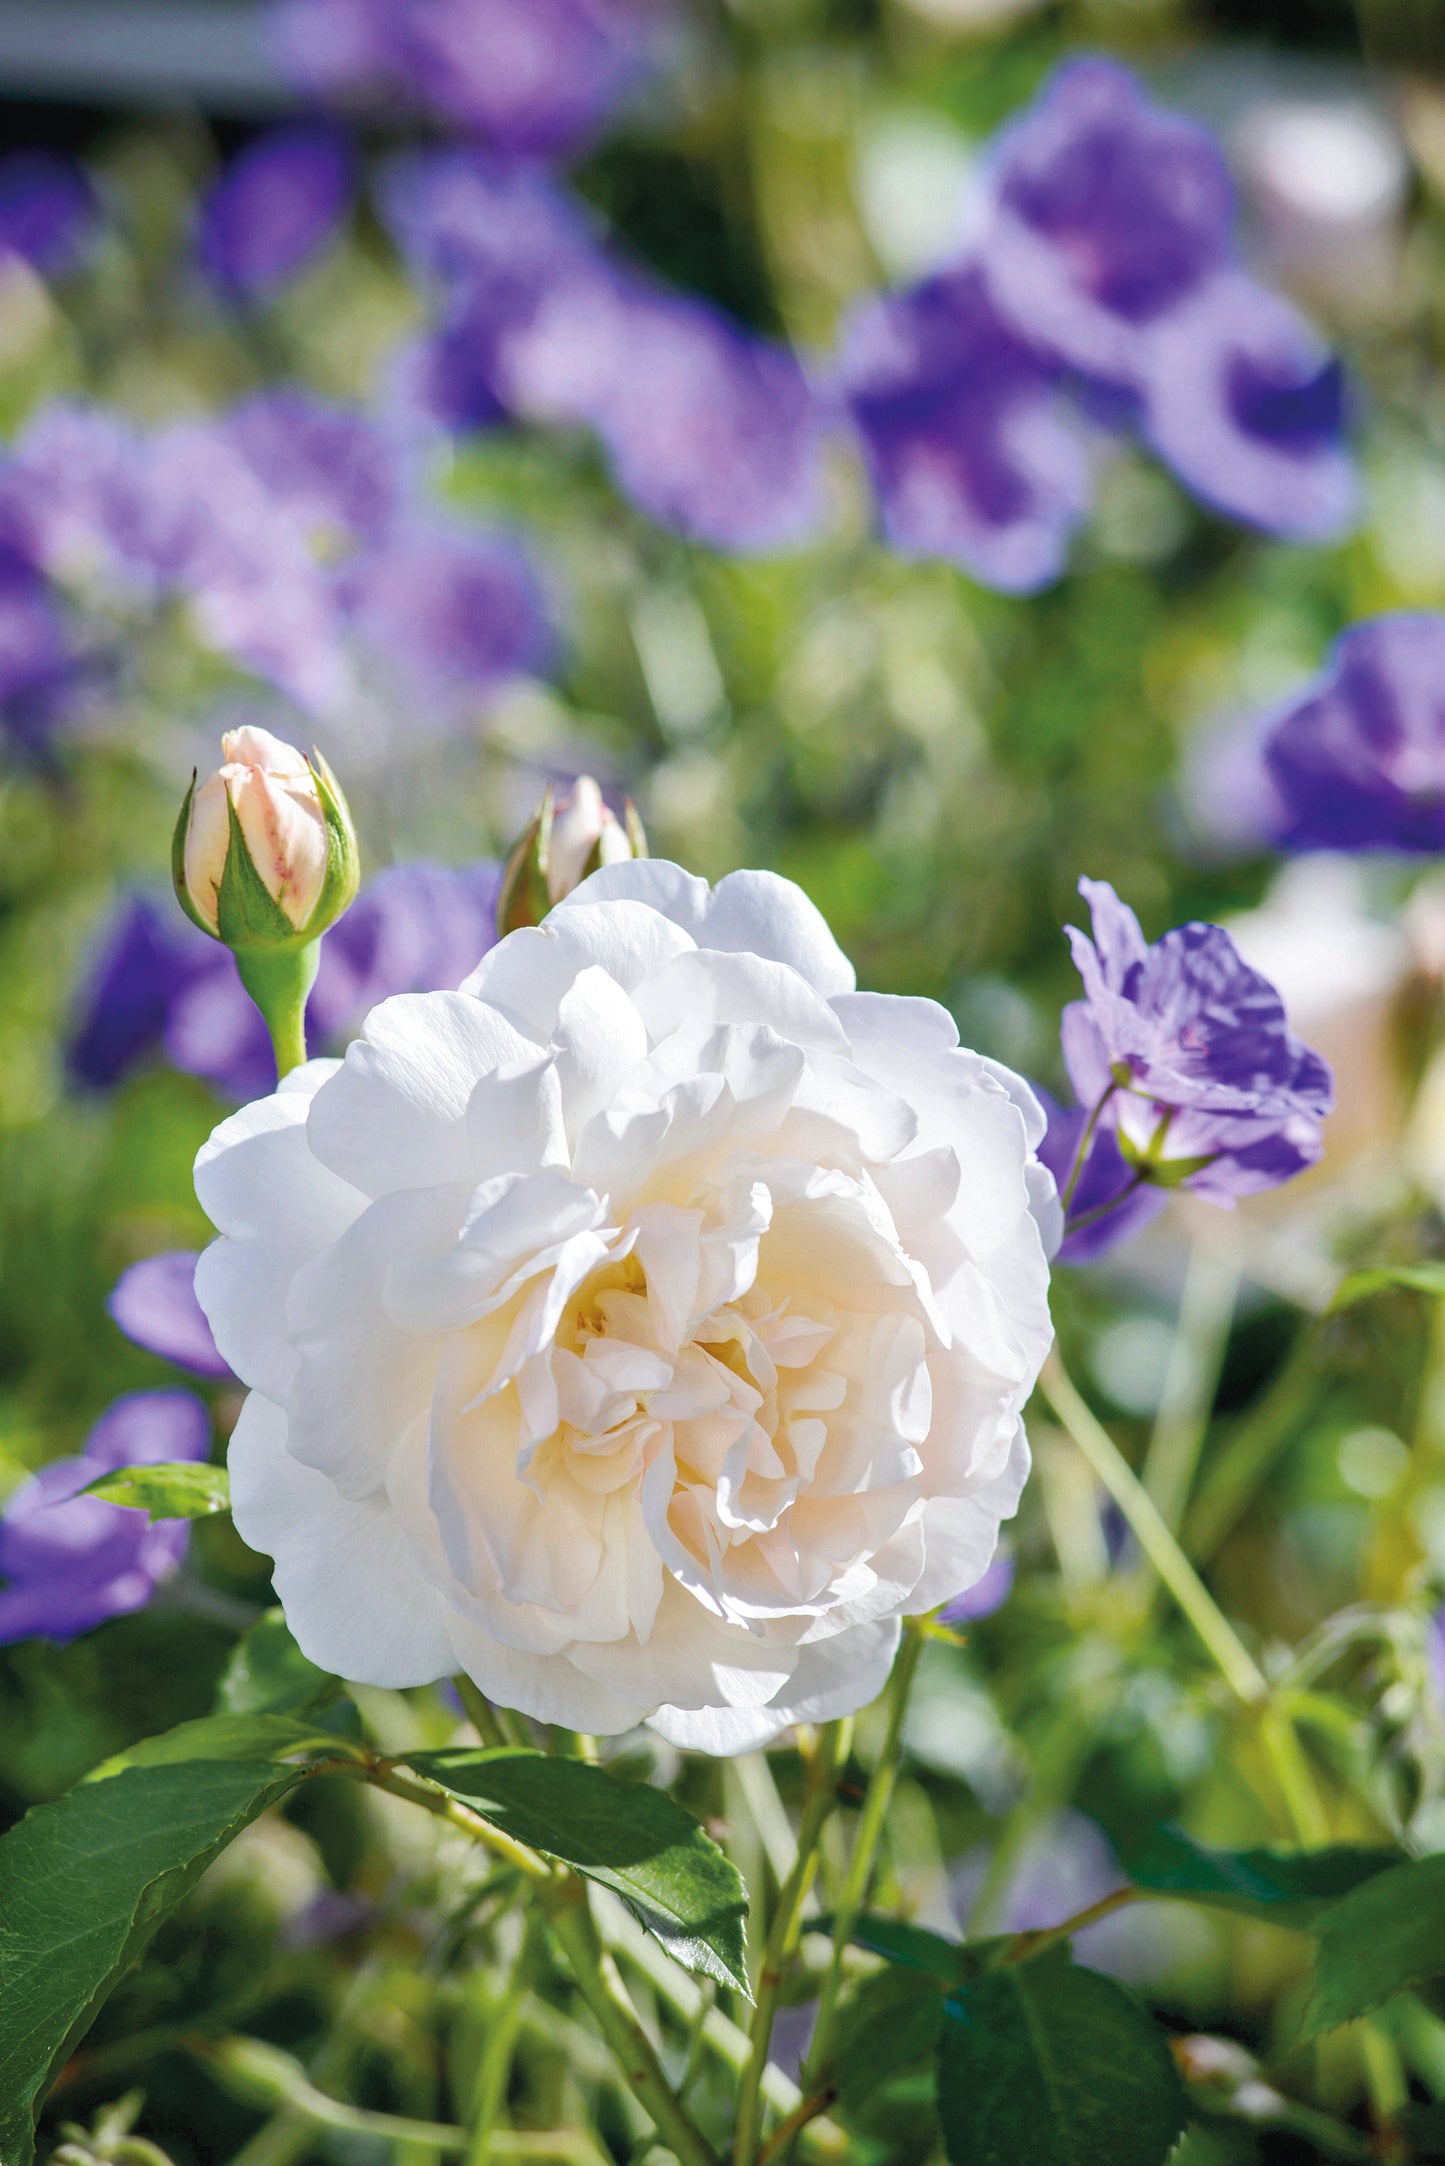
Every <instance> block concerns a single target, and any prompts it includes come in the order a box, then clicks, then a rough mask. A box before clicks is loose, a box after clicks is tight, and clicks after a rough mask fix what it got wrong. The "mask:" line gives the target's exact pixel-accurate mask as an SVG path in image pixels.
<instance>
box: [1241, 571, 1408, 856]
mask: <svg viewBox="0 0 1445 2166" xmlns="http://www.w3.org/2000/svg"><path fill="white" fill-rule="evenodd" d="M1264 757H1265V764H1266V766H1267V768H1268V771H1269V778H1270V781H1271V783H1272V784H1273V786H1274V791H1275V796H1276V800H1277V809H1276V812H1275V822H1276V827H1275V833H1276V839H1277V840H1278V841H1279V842H1280V843H1281V844H1283V845H1284V847H1286V848H1287V849H1292V850H1371V849H1383V850H1405V851H1410V852H1423V853H1428V854H1429V855H1431V856H1434V855H1436V854H1437V853H1438V852H1439V851H1441V850H1442V849H1445V616H1435V615H1429V614H1426V613H1425V612H1424V611H1421V612H1418V613H1415V612H1402V613H1400V614H1398V615H1393V616H1386V617H1376V618H1374V619H1373V620H1372V621H1371V622H1370V623H1367V624H1357V625H1355V626H1354V627H1353V628H1352V629H1351V630H1350V631H1348V632H1346V633H1345V635H1344V637H1343V638H1342V639H1341V640H1340V641H1339V643H1338V645H1337V646H1336V648H1335V650H1334V653H1333V655H1332V657H1331V659H1330V665H1329V667H1328V669H1327V670H1326V671H1325V673H1324V675H1323V676H1322V677H1320V678H1319V679H1317V681H1316V682H1315V683H1314V684H1313V685H1311V686H1310V688H1309V690H1308V691H1307V692H1306V693H1305V694H1304V695H1303V696H1302V697H1301V698H1299V699H1297V700H1294V701H1293V702H1292V703H1291V704H1290V705H1289V706H1288V707H1287V708H1285V710H1284V712H1283V713H1282V714H1280V715H1279V716H1278V717H1277V718H1276V720H1275V721H1274V722H1273V724H1272V725H1271V726H1270V728H1269V731H1268V734H1267V736H1266V739H1265V748H1264Z"/></svg>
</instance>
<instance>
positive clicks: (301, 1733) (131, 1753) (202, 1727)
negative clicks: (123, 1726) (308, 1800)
mask: <svg viewBox="0 0 1445 2166" xmlns="http://www.w3.org/2000/svg"><path fill="white" fill-rule="evenodd" d="M317 1750H322V1751H325V1752H329V1753H332V1754H341V1755H344V1756H345V1757H346V1758H347V1759H356V1758H357V1757H358V1753H357V1750H356V1747H355V1746H354V1745H352V1744H351V1743H350V1742H349V1741H348V1740H347V1739H345V1738H340V1737H337V1736H336V1735H335V1733H334V1732H333V1731H331V1730H328V1729H324V1728H322V1727H321V1726H320V1725H319V1724H316V1723H307V1722H293V1721H292V1720H291V1719H290V1717H289V1716H286V1715H202V1716H200V1717H199V1718H198V1720H196V1721H195V1722H181V1723H177V1725H176V1727H175V1729H173V1730H163V1731H162V1732H161V1733H160V1735H159V1736H158V1737H143V1738H142V1739H141V1741H140V1743H139V1744H138V1745H132V1746H130V1747H129V1748H128V1750H127V1751H125V1752H118V1753H116V1754H115V1755H114V1757H113V1758H111V1759H109V1760H102V1761H101V1763H100V1765H99V1767H95V1768H92V1769H91V1771H90V1773H89V1774H88V1775H87V1776H86V1778H85V1780H86V1781H87V1782H108V1781H109V1780H110V1778H111V1776H113V1775H120V1774H123V1773H124V1772H125V1770H126V1769H127V1768H131V1767H174V1766H176V1765H178V1764H179V1763H180V1762H181V1761H188V1760H266V1761H271V1762H273V1763H274V1762H275V1761H278V1760H283V1759H289V1758H290V1756H291V1755H292V1753H296V1752H315V1751H317Z"/></svg>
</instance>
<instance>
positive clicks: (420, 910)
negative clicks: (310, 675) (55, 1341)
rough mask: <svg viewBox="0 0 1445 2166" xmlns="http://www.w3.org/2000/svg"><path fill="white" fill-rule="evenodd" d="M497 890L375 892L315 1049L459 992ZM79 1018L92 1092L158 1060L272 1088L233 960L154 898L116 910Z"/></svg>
mask: <svg viewBox="0 0 1445 2166" xmlns="http://www.w3.org/2000/svg"><path fill="white" fill-rule="evenodd" d="M498 878H499V874H498V870H497V868H496V867H495V866H494V865H489V864H482V865H471V866H466V867H464V868H462V869H461V870H459V871H452V870H450V869H449V868H446V867H443V866H440V865H396V866H393V867H391V868H390V869H389V870H388V871H386V872H382V873H378V874H377V876H376V877H375V878H374V879H373V880H370V881H368V883H367V885H366V886H365V887H364V888H363V889H362V892H361V894H360V895H359V896H358V897H357V899H356V901H355V902H354V903H353V905H352V907H351V909H350V910H348V911H347V913H346V915H345V916H344V917H343V918H341V919H340V920H339V921H338V923H337V924H335V925H333V926H332V928H331V930H330V931H329V932H328V933H327V934H326V935H325V937H324V938H323V940H322V943H321V962H320V967H319V969H318V971H317V974H316V984H315V986H314V987H313V989H312V993H311V999H310V1001H309V1003H308V1005H307V1011H306V1015H307V1033H308V1037H309V1040H310V1044H311V1046H312V1049H313V1051H316V1052H325V1051H327V1050H329V1049H332V1048H337V1047H339V1046H340V1045H341V1044H342V1043H343V1042H344V1040H345V1038H346V1036H347V1035H348V1034H349V1033H350V1032H351V1031H353V1030H354V1029H355V1028H356V1027H357V1025H358V1024H359V1023H360V1022H361V1020H362V1018H363V1017H364V1016H365V1014H366V1013H367V1011H368V1009H370V1008H372V1007H374V1006H375V1005H376V1003H377V1001H379V1000H385V999H387V998H388V997H389V996H390V995H391V994H393V993H421V992H446V991H451V990H454V989H455V988H456V987H457V986H458V985H460V984H461V982H462V980H463V978H465V977H466V976H467V975H468V974H469V973H470V972H471V971H472V970H473V969H474V968H475V967H476V965H477V963H478V962H479V961H480V960H481V958H482V956H483V955H484V954H485V953H486V951H487V949H488V948H489V947H491V946H492V944H493V942H494V941H495V939H496V924H495V918H494V912H495V909H496V890H497V881H498ZM79 1008H80V1018H79V1023H78V1027H77V1030H76V1033H75V1036H74V1038H73V1040H72V1043H71V1047H70V1067H71V1072H72V1073H73V1074H74V1075H75V1077H76V1078H77V1080H78V1081H80V1082H82V1083H86V1084H89V1085H90V1086H91V1087H92V1088H93V1089H98V1090H105V1089H109V1088H110V1087H112V1086H113V1085H114V1084H116V1083H119V1082H120V1081H122V1080H123V1079H124V1077H125V1076H127V1075H128V1074H129V1073H130V1072H131V1071H132V1069H134V1068H136V1067H137V1066H139V1065H140V1063H141V1062H142V1061H144V1060H146V1059H148V1058H150V1057H152V1056H153V1055H155V1054H156V1053H161V1054H163V1055H164V1057H165V1058H166V1059H167V1060H168V1061H169V1062H170V1063H171V1065H172V1066H173V1067H176V1068H180V1069H181V1070H183V1071H184V1072H185V1073H187V1074H190V1075H195V1076H199V1077H201V1078H202V1080H203V1081H205V1082H208V1083H211V1084H213V1085H214V1086H215V1087H216V1089H217V1090H219V1091H220V1092H221V1093H222V1094H223V1095H224V1096H226V1097H229V1098H239V1099H245V1098H255V1097H258V1096H260V1095H261V1094H262V1093H263V1092H265V1091H269V1090H271V1089H272V1088H273V1087H274V1085H275V1080H276V1070H275V1063H274V1060H273V1057H272V1053H271V1046H270V1041H269V1039H268V1037H267V1034H266V1028H265V1025H264V1024H263V1023H262V1021H261V1018H260V1016H259V1015H258V1014H257V1012H256V1009H255V1008H254V1006H253V1005H252V1003H251V1000H250V998H249V996H248V995H247V994H246V992H245V991H244V989H243V988H242V985H241V981H240V979H239V978H238V977H237V975H236V965H235V959H234V957H233V956H232V955H231V953H230V950H229V949H227V948H224V947H222V946H221V945H220V943H219V942H218V941H215V940H210V939H208V938H207V937H206V935H205V934H204V933H203V932H201V931H199V930H198V928H197V927H195V926H193V925H191V924H189V923H188V921H187V920H186V919H185V918H183V917H182V916H181V914H180V912H179V911H177V910H175V909H173V908H171V907H168V906H162V905H159V904H157V903H154V902H152V901H151V900H150V899H149V898H148V897H146V896H131V897H130V898H128V899H127V900H126V901H125V902H124V903H123V904H122V905H121V907H120V910H119V911H118V913H117V915H116V917H115V919H114V920H113V921H112V927H111V930H110V933H109V937H108V938H107V940H106V941H105V944H104V946H103V948H102V950H101V953H100V956H99V958H98V960H97V962H96V964H95V966H94V968H93V970H92V973H91V976H90V979H89V982H88V984H87V985H86V987H85V990H84V992H83V994H82V996H81V1000H80V1003H79ZM122 1328H125V1326H124V1325H123V1326H122Z"/></svg>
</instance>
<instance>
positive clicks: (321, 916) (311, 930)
mask: <svg viewBox="0 0 1445 2166" xmlns="http://www.w3.org/2000/svg"><path fill="white" fill-rule="evenodd" d="M306 764H307V766H308V767H309V768H310V769H311V778H312V780H313V781H314V782H315V784H316V795H317V797H318V798H319V799H320V802H321V814H322V818H323V819H324V820H325V822H326V878H325V880H324V882H323V883H322V888H321V893H320V895H319V897H318V898H317V902H316V908H315V909H314V910H313V911H312V913H311V915H310V917H309V918H308V919H307V921H306V925H305V928H304V930H305V933H306V936H307V938H308V939H312V938H315V937H316V936H317V935H319V934H321V933H324V932H325V931H326V929H327V927H328V926H329V925H334V924H335V923H336V920H337V919H338V918H339V917H340V916H341V915H342V914H343V912H344V911H347V910H349V909H350V908H351V905H352V904H353V903H354V902H355V900H356V891H357V889H358V888H359V887H360V885H361V857H360V853H359V852H358V850H357V847H356V829H355V827H354V826H353V825H352V820H351V812H350V809H349V807H348V806H347V802H346V799H345V798H344V797H343V795H342V793H341V784H340V783H339V782H338V781H337V779H336V777H335V775H334V774H333V773H332V772H331V769H330V767H329V765H328V764H327V762H326V761H325V760H324V759H323V758H322V756H321V754H320V753H319V752H318V751H317V750H316V748H315V747H314V746H313V747H312V750H311V757H310V759H309V760H308V761H307V763H306Z"/></svg>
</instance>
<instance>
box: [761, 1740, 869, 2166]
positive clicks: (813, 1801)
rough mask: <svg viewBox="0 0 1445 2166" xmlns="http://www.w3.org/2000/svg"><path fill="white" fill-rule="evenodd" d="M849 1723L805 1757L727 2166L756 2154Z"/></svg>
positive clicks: (820, 1742)
mask: <svg viewBox="0 0 1445 2166" xmlns="http://www.w3.org/2000/svg"><path fill="white" fill-rule="evenodd" d="M851 1731H852V1724H851V1722H850V1721H848V1720H847V1719H846V1718H845V1719H844V1720H843V1721H841V1722H828V1723H825V1724H824V1725H823V1727H822V1729H821V1730H820V1731H819V1732H818V1738H817V1743H816V1745H815V1746H814V1748H813V1751H812V1753H811V1754H810V1755H809V1758H808V1783H807V1790H806V1792H805V1794H804V1798H803V1816H802V1819H801V1821H800V1822H799V1825H798V1855H797V1858H796V1860H795V1861H794V1864H793V1870H792V1871H791V1872H790V1873H789V1875H788V1877H787V1879H786V1880H785V1881H784V1883H783V1885H782V1887H781V1888H780V1890H779V1891H778V1900H777V1903H776V1904H775V1906H774V1909H773V1915H772V1918H771V1919H770V1921H769V1924H768V1937H767V1941H766V1943H765V1944H764V1947H763V1960H762V1966H761V1968H760V1970H759V1972H758V1998H757V2005H756V2006H755V2007H754V2009H753V2020H752V2023H751V2025H750V2026H749V2032H748V2036H749V2043H750V2051H749V2054H748V2065H747V2067H746V2068H745V2069H744V2070H743V2076H742V2083H741V2086H740V2088H739V2091H738V2116H737V2124H736V2127H735V2129H734V2132H733V2166H754V2155H755V2153H756V2151H757V2144H758V2134H759V2124H760V2122H761V2118H762V2083H763V2070H764V2069H765V2068H766V2066H767V2063H768V2046H769V2043H770V2041H771V2039H772V2034H773V2018H774V2016H775V2015H776V2014H777V2009H778V1996H779V1994H780V1993H781V1991H782V1987H783V1980H784V1979H785V1978H786V1976H787V1974H788V1966H789V1964H790V1963H791V1962H792V1960H793V1954H794V1951H795V1950H796V1948H797V1945H798V1933H799V1928H800V1926H801V1924H802V1917H803V1904H804V1901H805V1900H806V1898H807V1894H808V1890H809V1889H810V1888H811V1887H812V1885H813V1876H814V1874H815V1873H816V1872H817V1870H818V1843H819V1840H820V1838H821V1836H822V1833H823V1829H824V1826H825V1825H826V1823H827V1819H828V1815H829V1814H830V1813H831V1812H832V1810H833V1808H834V1806H835V1805H836V1804H837V1801H838V1793H837V1785H836V1777H837V1773H838V1767H839V1763H840V1762H841V1760H842V1759H843V1756H844V1754H845V1753H846V1751H847V1749H848V1742H849V1737H850V1734H851Z"/></svg>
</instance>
